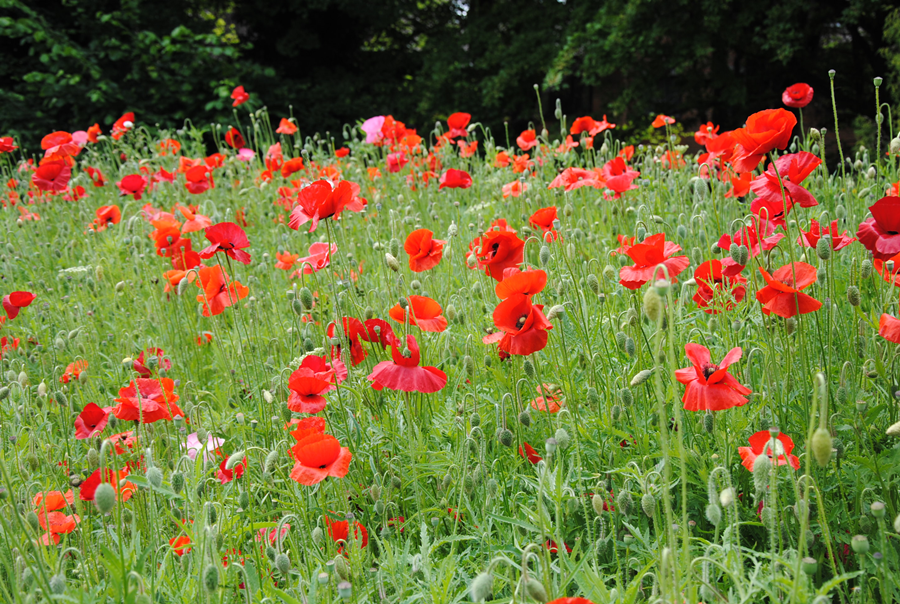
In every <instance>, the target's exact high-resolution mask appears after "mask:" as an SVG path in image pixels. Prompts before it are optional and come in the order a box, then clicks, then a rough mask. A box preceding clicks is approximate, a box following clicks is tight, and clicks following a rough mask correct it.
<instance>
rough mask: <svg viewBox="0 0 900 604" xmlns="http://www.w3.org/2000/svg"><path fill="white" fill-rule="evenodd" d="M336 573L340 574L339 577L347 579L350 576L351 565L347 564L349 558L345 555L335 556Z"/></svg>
mask: <svg viewBox="0 0 900 604" xmlns="http://www.w3.org/2000/svg"><path fill="white" fill-rule="evenodd" d="M333 561H334V573H335V574H336V575H337V576H338V578H340V579H343V580H344V581H346V580H347V579H349V578H350V565H349V564H347V559H346V558H344V556H343V555H341V554H338V555H337V556H335V557H334V560H333Z"/></svg>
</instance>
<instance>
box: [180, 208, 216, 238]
mask: <svg viewBox="0 0 900 604" xmlns="http://www.w3.org/2000/svg"><path fill="white" fill-rule="evenodd" d="M177 209H178V211H179V212H180V213H181V215H182V216H184V224H182V225H181V232H182V233H193V232H195V231H202V230H204V229H206V228H208V227H210V226H212V221H211V220H210V219H209V217H208V216H204V215H203V214H196V213H194V210H196V208H193V209H192V208H190V207H185V206H177Z"/></svg>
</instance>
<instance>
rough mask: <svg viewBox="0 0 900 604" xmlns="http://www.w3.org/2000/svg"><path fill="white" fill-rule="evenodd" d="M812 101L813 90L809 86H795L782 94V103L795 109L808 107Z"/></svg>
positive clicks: (786, 89) (800, 84)
mask: <svg viewBox="0 0 900 604" xmlns="http://www.w3.org/2000/svg"><path fill="white" fill-rule="evenodd" d="M812 100H813V89H812V86H810V85H809V84H803V83H799V84H794V85H793V86H788V87H787V88H785V89H784V92H782V93H781V102H782V103H784V104H785V105H787V106H788V107H793V108H794V109H801V108H803V107H806V106H807V105H809V103H810V101H812Z"/></svg>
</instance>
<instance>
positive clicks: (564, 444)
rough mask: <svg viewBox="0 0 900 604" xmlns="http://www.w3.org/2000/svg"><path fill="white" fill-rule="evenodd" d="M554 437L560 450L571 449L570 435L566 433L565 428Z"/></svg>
mask: <svg viewBox="0 0 900 604" xmlns="http://www.w3.org/2000/svg"><path fill="white" fill-rule="evenodd" d="M553 436H554V438H556V444H557V445H559V448H560V449H562V450H566V449H568V448H569V433H568V432H566V429H565V428H558V429H557V430H556V434H554V435H553Z"/></svg>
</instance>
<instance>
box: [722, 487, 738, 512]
mask: <svg viewBox="0 0 900 604" xmlns="http://www.w3.org/2000/svg"><path fill="white" fill-rule="evenodd" d="M719 503H720V504H722V507H723V508H727V507H729V506H730V505H731V504H732V503H734V489H733V488H731V487H728V488H727V489H722V492H721V493H719Z"/></svg>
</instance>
